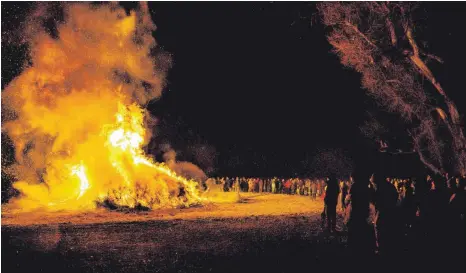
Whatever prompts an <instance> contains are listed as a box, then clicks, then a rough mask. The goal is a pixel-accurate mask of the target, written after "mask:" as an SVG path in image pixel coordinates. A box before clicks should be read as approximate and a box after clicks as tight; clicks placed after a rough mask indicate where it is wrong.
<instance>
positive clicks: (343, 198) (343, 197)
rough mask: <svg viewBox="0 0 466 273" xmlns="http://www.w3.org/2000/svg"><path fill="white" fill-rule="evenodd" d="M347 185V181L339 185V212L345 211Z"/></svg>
mask: <svg viewBox="0 0 466 273" xmlns="http://www.w3.org/2000/svg"><path fill="white" fill-rule="evenodd" d="M348 191H349V187H348V183H347V181H343V184H342V185H341V210H342V211H345V209H346V196H348Z"/></svg>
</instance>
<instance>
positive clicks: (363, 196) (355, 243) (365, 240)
mask: <svg viewBox="0 0 466 273" xmlns="http://www.w3.org/2000/svg"><path fill="white" fill-rule="evenodd" d="M369 175H370V174H369V173H368V172H367V171H366V170H365V169H356V170H355V172H354V173H353V175H352V180H353V181H354V183H353V185H352V186H351V188H350V190H349V196H348V205H349V207H350V212H349V220H348V224H347V226H348V246H349V247H350V248H351V249H352V250H353V251H352V252H353V253H354V254H355V255H356V256H355V257H358V256H359V257H364V256H365V255H370V254H373V253H374V251H375V246H376V244H375V232H374V227H373V226H372V224H371V221H370V220H369V215H370V214H369V203H370V195H371V194H370V189H369ZM359 254H363V255H359Z"/></svg>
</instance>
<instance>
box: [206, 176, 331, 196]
mask: <svg viewBox="0 0 466 273" xmlns="http://www.w3.org/2000/svg"><path fill="white" fill-rule="evenodd" d="M209 179H210V180H211V181H210V183H215V184H217V185H223V190H224V191H225V192H228V191H238V192H259V193H266V192H268V193H282V194H297V195H306V196H309V197H311V198H313V199H317V198H318V197H321V196H323V194H324V192H325V187H326V179H309V178H286V179H285V178H278V177H273V178H254V177H232V178H230V177H216V178H209Z"/></svg>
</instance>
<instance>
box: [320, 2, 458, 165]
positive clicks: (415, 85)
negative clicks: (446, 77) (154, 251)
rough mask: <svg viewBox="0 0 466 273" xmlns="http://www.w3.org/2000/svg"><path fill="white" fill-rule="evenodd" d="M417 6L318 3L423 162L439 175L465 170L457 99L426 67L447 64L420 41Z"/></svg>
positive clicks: (349, 58) (345, 52) (337, 47)
mask: <svg viewBox="0 0 466 273" xmlns="http://www.w3.org/2000/svg"><path fill="white" fill-rule="evenodd" d="M414 8H415V6H414V5H413V4H412V3H398V2H397V3H391V2H390V3H388V2H343V3H341V2H326V3H320V4H318V10H319V13H320V15H321V17H322V22H323V24H324V25H325V26H326V27H328V29H329V33H328V36H327V38H328V41H329V43H330V44H331V45H332V46H333V47H334V51H335V53H336V54H338V56H339V57H340V60H341V63H342V64H343V65H344V66H347V67H350V68H353V69H355V70H356V71H357V72H359V73H361V75H362V83H361V84H362V87H363V88H364V89H366V90H367V92H368V93H369V95H370V96H372V97H373V98H374V99H375V100H376V101H377V103H378V104H379V105H380V106H382V107H383V108H384V109H386V110H388V111H391V112H394V113H398V114H399V115H400V116H401V118H402V119H403V121H404V122H405V125H406V128H407V134H409V135H410V136H411V139H412V144H413V149H414V150H415V151H416V152H417V153H418V154H419V158H420V159H421V161H422V162H423V163H424V164H425V165H426V166H428V167H429V168H430V169H431V170H432V171H434V172H436V173H444V172H453V173H461V174H465V172H466V150H465V148H466V141H465V137H464V133H463V131H462V128H461V125H460V115H459V113H458V110H457V109H456V106H455V104H454V103H453V101H452V100H451V99H450V98H449V97H448V96H447V94H446V92H445V90H444V89H443V88H442V86H441V84H440V83H439V82H438V81H437V80H436V78H435V76H434V74H433V73H432V71H431V70H430V69H429V67H428V66H427V61H431V60H433V61H437V62H442V60H441V59H440V58H439V57H437V56H434V55H432V54H429V53H427V52H425V51H424V50H423V49H422V48H421V47H420V46H419V45H418V43H417V41H416V39H415V32H414V29H415V28H414V27H415V26H414V22H413V19H412V14H413V10H414Z"/></svg>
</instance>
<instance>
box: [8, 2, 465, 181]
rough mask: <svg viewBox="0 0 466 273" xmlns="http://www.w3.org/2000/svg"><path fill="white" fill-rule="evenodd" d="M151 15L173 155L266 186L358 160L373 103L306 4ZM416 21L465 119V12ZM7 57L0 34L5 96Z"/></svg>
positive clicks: (438, 10)
mask: <svg viewBox="0 0 466 273" xmlns="http://www.w3.org/2000/svg"><path fill="white" fill-rule="evenodd" d="M127 5H128V4H127ZM128 6H129V5H128ZM23 7H24V4H22V5H19V4H15V3H2V30H5V28H6V29H10V30H11V29H14V28H15V24H18V21H20V18H18V14H21V13H24V10H25V9H24V8H23ZM149 7H150V9H151V12H152V16H153V19H154V21H155V23H156V25H157V31H156V32H155V37H156V40H157V41H158V43H159V44H160V45H161V46H162V47H163V49H164V50H165V51H167V52H170V53H171V54H172V56H173V68H172V69H171V70H170V72H169V77H168V86H167V88H166V90H165V91H164V95H163V96H162V98H161V99H160V100H159V101H156V102H153V103H151V104H149V105H148V106H147V107H148V109H149V110H150V111H151V112H152V113H153V114H154V115H155V116H157V117H159V118H160V119H161V120H162V121H163V123H164V124H168V125H169V126H165V127H164V126H160V127H159V129H156V130H159V134H161V135H165V139H166V140H167V141H169V142H170V143H171V144H172V146H173V147H175V148H177V149H179V150H180V151H181V154H182V150H183V149H184V148H185V147H186V146H189V145H191V144H193V143H196V142H199V141H201V142H204V143H208V144H209V145H211V146H214V147H215V148H216V150H217V152H218V161H217V163H216V165H215V167H216V169H217V174H220V175H222V174H227V175H263V176H269V175H280V176H287V175H292V174H294V173H297V174H302V173H305V172H306V167H305V166H303V164H302V163H301V161H302V160H304V159H305V158H306V155H307V154H312V153H313V152H314V151H315V150H316V149H317V148H325V147H326V148H338V149H342V150H347V151H348V152H349V153H350V154H351V155H352V156H353V157H354V158H358V157H364V155H365V154H366V151H365V149H366V146H365V140H364V139H363V137H362V135H361V134H360V133H359V129H358V127H359V125H361V124H362V122H363V121H364V119H365V113H366V111H367V110H368V109H373V108H374V107H373V103H372V102H371V100H370V98H368V97H366V96H365V95H364V91H363V90H361V89H360V78H359V75H358V74H357V73H355V72H353V71H351V70H350V69H347V68H343V67H342V66H341V65H340V62H339V60H338V58H337V56H335V55H334V54H332V53H331V52H330V51H331V47H330V45H329V44H328V43H327V41H326V38H325V30H324V28H323V26H322V25H321V24H320V23H319V19H318V18H317V17H316V14H315V13H316V10H315V3H305V2H299V3H290V2H279V3H270V2H236V3H233V2H222V3H220V2H197V3H194V2H151V3H150V4H149ZM420 11H422V12H423V16H421V17H420V18H419V22H420V24H421V23H422V25H419V27H420V28H419V30H422V33H424V35H423V36H422V39H425V40H427V41H428V45H429V49H430V51H431V52H433V53H435V54H437V55H439V56H441V57H442V58H443V59H444V61H445V63H444V64H443V65H442V66H440V67H435V71H436V72H437V75H438V77H439V80H440V81H441V83H442V84H443V85H444V87H445V89H446V91H447V92H448V93H449V94H450V96H451V97H452V98H453V99H454V100H455V102H456V103H457V105H458V108H459V109H460V112H461V113H466V100H465V99H464V93H465V92H466V88H465V83H464V77H465V76H466V68H465V67H466V66H464V64H465V63H466V53H465V51H464V50H465V48H466V37H465V32H464V26H466V6H465V5H464V3H447V4H445V3H442V4H440V3H428V4H422V6H421V9H420ZM20 17H21V16H20ZM14 52H17V50H15V49H14V48H13V47H11V46H8V45H5V43H4V42H3V34H2V86H3V85H4V84H5V83H7V82H8V81H9V80H10V79H11V77H12V75H14V74H15V73H17V72H15V70H14V67H15V64H16V63H17V62H18V59H20V58H21V57H20V56H19V57H18V56H15V57H13V58H12V57H11V55H12V53H14ZM6 55H9V56H6ZM20 55H21V54H20ZM166 127H169V128H166Z"/></svg>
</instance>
